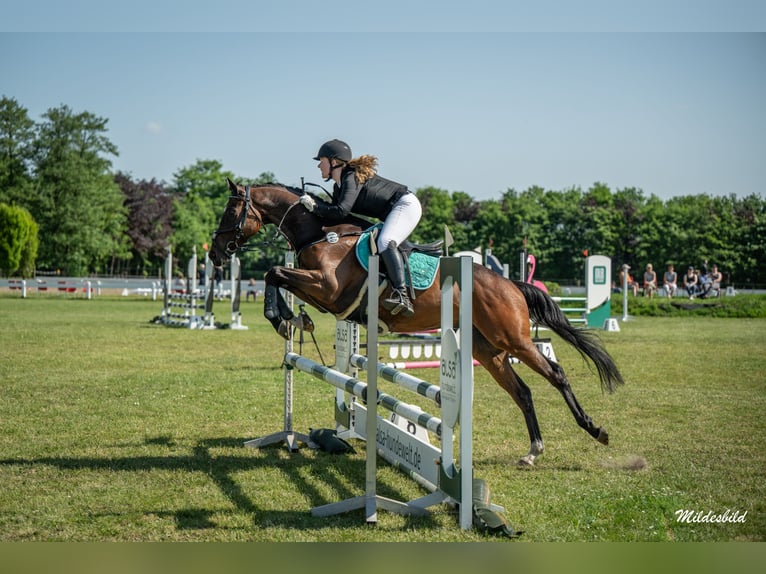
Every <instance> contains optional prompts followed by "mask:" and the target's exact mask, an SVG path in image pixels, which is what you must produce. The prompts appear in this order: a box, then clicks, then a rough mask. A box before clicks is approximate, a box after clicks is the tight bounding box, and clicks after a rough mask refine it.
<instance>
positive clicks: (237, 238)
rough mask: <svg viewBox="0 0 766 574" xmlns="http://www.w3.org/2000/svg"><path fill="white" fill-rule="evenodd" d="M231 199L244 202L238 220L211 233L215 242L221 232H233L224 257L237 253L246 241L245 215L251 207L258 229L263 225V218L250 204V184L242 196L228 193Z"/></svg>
mask: <svg viewBox="0 0 766 574" xmlns="http://www.w3.org/2000/svg"><path fill="white" fill-rule="evenodd" d="M231 200H236V201H243V202H245V206H244V207H243V208H242V213H241V214H240V216H239V220H238V221H237V223H236V224H235V225H232V226H231V227H227V228H226V229H221V228H218V230H217V231H216V232H215V233H214V234H213V243H215V240H216V238H217V237H218V236H219V235H221V234H222V233H230V232H232V231H233V232H234V239H232V240H231V241H229V242H228V243H227V244H226V247H225V253H226V257H231V256H232V255H234V254H235V253H237V251H239V250H240V249H242V247H243V246H244V243H245V241H247V238H246V237H245V223H246V222H247V216H248V214H249V213H250V210H251V209H252V211H253V217H254V218H255V220H256V222H257V223H258V229H260V228H261V227H262V226H263V220H261V218H260V214H259V213H258V212H257V211H256V210H255V208H254V207H253V206H252V203H251V200H250V186H247V187H246V188H245V195H244V197H242V196H240V195H230V196H229V201H231ZM256 232H257V230H256Z"/></svg>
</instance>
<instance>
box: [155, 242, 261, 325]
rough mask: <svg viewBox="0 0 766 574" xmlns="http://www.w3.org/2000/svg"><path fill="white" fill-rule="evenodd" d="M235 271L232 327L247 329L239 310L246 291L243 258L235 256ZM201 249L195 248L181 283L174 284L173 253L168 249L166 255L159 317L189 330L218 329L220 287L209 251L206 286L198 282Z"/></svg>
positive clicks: (233, 261)
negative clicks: (216, 302)
mask: <svg viewBox="0 0 766 574" xmlns="http://www.w3.org/2000/svg"><path fill="white" fill-rule="evenodd" d="M230 271H231V277H230V282H231V289H230V300H231V323H230V324H229V325H228V328H230V329H234V330H247V326H245V325H243V324H242V314H241V313H240V311H239V305H240V301H241V299H240V294H241V290H242V281H241V265H240V261H239V258H238V257H237V256H233V257H232V258H231V264H230ZM196 278H197V248H196V247H194V250H193V252H192V256H191V258H190V259H189V262H188V264H187V273H186V279H184V280H181V284H180V285H178V284H177V285H176V286H174V285H173V254H172V252H171V251H170V250H168V254H167V256H166V257H165V277H164V281H163V289H162V290H163V307H162V312H161V313H160V315H159V316H158V317H157V322H158V323H161V324H163V325H168V326H171V327H185V328H188V329H216V328H217V325H216V322H215V315H214V314H213V301H214V299H215V295H216V290H215V286H214V280H213V262H212V261H210V258H209V257H208V255H207V252H205V280H204V283H203V285H202V288H199V286H198V285H197V280H196Z"/></svg>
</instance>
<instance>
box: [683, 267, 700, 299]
mask: <svg viewBox="0 0 766 574" xmlns="http://www.w3.org/2000/svg"><path fill="white" fill-rule="evenodd" d="M684 289H686V294H687V295H688V296H689V299H694V296H695V295H696V294H697V290H698V289H699V277H698V276H697V273H696V272H695V271H694V267H693V266H692V265H689V268H688V269H687V270H686V275H684Z"/></svg>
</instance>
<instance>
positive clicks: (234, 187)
mask: <svg viewBox="0 0 766 574" xmlns="http://www.w3.org/2000/svg"><path fill="white" fill-rule="evenodd" d="M226 183H227V184H228V185H229V189H230V190H231V191H237V184H236V183H234V182H233V181H231V180H230V179H229V178H228V177H227V178H226Z"/></svg>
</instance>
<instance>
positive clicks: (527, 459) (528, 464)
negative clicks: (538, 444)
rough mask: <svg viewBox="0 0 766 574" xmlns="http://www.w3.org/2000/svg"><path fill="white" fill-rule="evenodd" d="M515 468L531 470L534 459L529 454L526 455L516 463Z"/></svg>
mask: <svg viewBox="0 0 766 574" xmlns="http://www.w3.org/2000/svg"><path fill="white" fill-rule="evenodd" d="M516 466H518V467H519V468H532V467H533V466H535V457H533V456H532V455H531V454H528V455H527V456H523V457H521V458H520V459H519V461H518V462H517V463H516Z"/></svg>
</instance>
